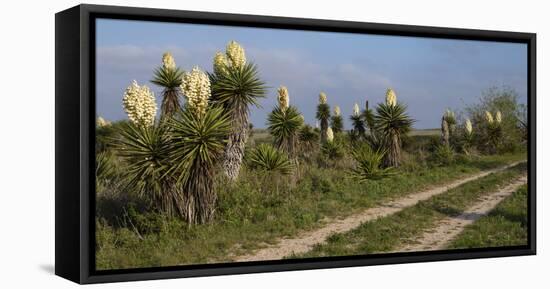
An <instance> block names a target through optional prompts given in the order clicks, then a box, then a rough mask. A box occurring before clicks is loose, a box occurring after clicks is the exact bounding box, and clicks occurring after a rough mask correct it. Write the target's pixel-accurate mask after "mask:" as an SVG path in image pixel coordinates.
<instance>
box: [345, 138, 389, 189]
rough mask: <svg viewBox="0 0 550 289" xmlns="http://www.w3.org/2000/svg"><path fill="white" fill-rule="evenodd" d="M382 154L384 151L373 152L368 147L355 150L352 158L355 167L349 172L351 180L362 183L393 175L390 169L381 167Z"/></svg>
mask: <svg viewBox="0 0 550 289" xmlns="http://www.w3.org/2000/svg"><path fill="white" fill-rule="evenodd" d="M384 154H385V152H384V151H380V150H373V149H372V148H371V147H370V146H369V145H362V146H360V147H359V148H357V149H355V150H354V151H353V152H352V156H353V159H354V160H355V162H356V166H355V168H353V169H352V170H351V176H352V178H353V179H355V180H357V181H359V182H360V183H363V182H367V181H369V180H379V179H382V178H385V177H388V176H391V175H393V174H394V169H393V168H392V167H389V168H384V167H383V160H384Z"/></svg>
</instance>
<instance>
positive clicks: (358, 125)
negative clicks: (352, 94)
mask: <svg viewBox="0 0 550 289" xmlns="http://www.w3.org/2000/svg"><path fill="white" fill-rule="evenodd" d="M350 120H351V123H352V125H353V128H352V129H351V131H350V137H351V140H352V141H354V142H356V141H359V140H361V138H364V137H365V122H364V121H363V118H362V117H361V112H360V110H359V105H358V104H357V103H355V105H353V114H352V115H351V117H350Z"/></svg>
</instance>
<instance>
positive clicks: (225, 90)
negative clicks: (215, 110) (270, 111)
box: [209, 63, 267, 113]
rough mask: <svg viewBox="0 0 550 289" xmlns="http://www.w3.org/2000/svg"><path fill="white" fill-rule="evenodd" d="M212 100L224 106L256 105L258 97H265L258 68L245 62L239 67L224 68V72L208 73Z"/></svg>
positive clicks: (263, 84) (264, 88) (264, 87)
mask: <svg viewBox="0 0 550 289" xmlns="http://www.w3.org/2000/svg"><path fill="white" fill-rule="evenodd" d="M209 76H210V82H211V83H212V101H213V102H214V103H217V104H221V105H223V106H224V107H226V108H234V107H237V106H246V107H247V110H246V112H247V113H248V106H250V105H256V106H258V105H259V103H258V99H259V98H263V97H265V93H266V89H267V87H266V86H265V83H264V82H263V81H261V80H260V77H259V73H258V68H257V67H256V65H254V64H253V63H246V64H245V65H244V66H242V67H241V68H239V69H233V68H230V67H227V68H226V73H220V74H210V75H209Z"/></svg>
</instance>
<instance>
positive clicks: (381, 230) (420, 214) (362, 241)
mask: <svg viewBox="0 0 550 289" xmlns="http://www.w3.org/2000/svg"><path fill="white" fill-rule="evenodd" d="M526 169H527V168H526V165H525V164H520V165H517V166H515V167H513V168H510V169H507V170H505V171H503V172H499V173H495V174H491V175H488V176H486V177H483V178H481V179H478V180H475V181H471V182H468V183H466V184H463V185H461V186H459V187H457V188H454V189H451V190H449V191H448V192H446V193H444V194H441V195H437V196H434V197H432V198H430V199H429V200H426V201H422V202H419V203H418V204H416V205H414V206H412V207H409V208H406V209H404V210H402V211H400V212H398V213H396V214H393V215H390V216H387V217H383V218H379V219H377V220H375V221H371V222H367V223H364V224H362V225H361V226H360V227H358V228H356V229H354V230H352V231H349V232H346V233H340V234H334V235H332V236H331V237H329V238H328V240H327V242H326V243H324V244H320V245H317V246H316V247H314V248H313V249H312V250H311V251H309V252H307V253H305V254H301V255H295V256H290V257H289V258H305V257H322V256H346V255H364V254H372V253H377V252H384V251H391V250H395V249H397V248H399V247H400V246H402V245H404V244H406V243H408V242H411V240H414V238H415V237H417V236H419V235H421V234H422V233H423V232H424V231H425V230H427V229H430V228H431V227H432V226H433V225H434V224H435V223H436V222H437V221H438V220H441V219H443V218H445V217H447V216H454V215H458V214H460V213H461V212H462V211H463V210H464V209H466V208H467V207H469V206H470V205H472V204H473V203H475V202H476V201H477V200H478V199H479V198H480V197H481V196H483V195H484V194H486V193H490V192H492V191H494V190H495V189H496V188H497V187H499V186H502V185H505V184H507V183H509V182H511V181H512V180H513V179H514V178H515V177H517V176H519V175H520V174H521V173H524V172H525V171H526ZM501 233H502V234H506V231H504V232H501Z"/></svg>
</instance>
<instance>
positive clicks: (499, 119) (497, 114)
mask: <svg viewBox="0 0 550 289" xmlns="http://www.w3.org/2000/svg"><path fill="white" fill-rule="evenodd" d="M495 121H496V122H497V124H500V123H501V122H502V113H500V110H498V111H497V112H496V114H495Z"/></svg>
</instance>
